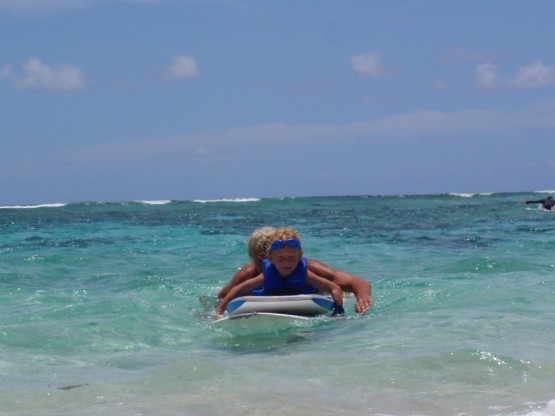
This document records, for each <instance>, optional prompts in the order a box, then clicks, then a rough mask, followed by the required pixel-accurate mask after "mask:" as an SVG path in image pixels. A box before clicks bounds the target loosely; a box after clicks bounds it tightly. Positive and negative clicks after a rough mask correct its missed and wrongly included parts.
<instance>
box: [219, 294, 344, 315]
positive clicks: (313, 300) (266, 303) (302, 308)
mask: <svg viewBox="0 0 555 416" xmlns="http://www.w3.org/2000/svg"><path fill="white" fill-rule="evenodd" d="M333 305H334V301H333V299H332V298H330V297H329V296H322V295H316V294H310V295H290V296H241V297H238V298H235V299H233V300H232V301H231V302H229V304H228V305H227V308H226V310H227V313H228V314H229V316H234V315H240V314H244V313H249V312H257V313H262V312H264V313H279V314H286V315H299V316H316V315H323V314H326V315H329V314H330V313H331V312H332V311H333Z"/></svg>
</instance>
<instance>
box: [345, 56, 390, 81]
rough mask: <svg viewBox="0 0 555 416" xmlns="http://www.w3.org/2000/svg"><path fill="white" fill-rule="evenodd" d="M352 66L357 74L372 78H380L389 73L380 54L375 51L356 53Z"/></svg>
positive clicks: (352, 59) (352, 58)
mask: <svg viewBox="0 0 555 416" xmlns="http://www.w3.org/2000/svg"><path fill="white" fill-rule="evenodd" d="M351 66H352V67H353V70H354V71H355V72H356V73H357V74H359V75H364V76H367V77H371V78H380V77H383V76H385V75H388V73H389V70H388V69H387V68H386V67H385V65H384V64H383V62H382V58H381V56H380V54H379V53H378V52H375V51H371V52H367V53H363V54H359V55H354V56H353V57H351Z"/></svg>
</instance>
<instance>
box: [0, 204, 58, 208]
mask: <svg viewBox="0 0 555 416" xmlns="http://www.w3.org/2000/svg"><path fill="white" fill-rule="evenodd" d="M66 205H67V204H38V205H6V206H2V207H0V209H34V208H60V207H65V206H66Z"/></svg>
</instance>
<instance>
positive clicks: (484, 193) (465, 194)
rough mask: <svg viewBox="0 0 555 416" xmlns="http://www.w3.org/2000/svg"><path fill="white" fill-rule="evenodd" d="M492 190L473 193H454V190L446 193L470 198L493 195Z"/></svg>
mask: <svg viewBox="0 0 555 416" xmlns="http://www.w3.org/2000/svg"><path fill="white" fill-rule="evenodd" d="M493 194H494V193H493V192H475V193H455V192H450V193H449V194H448V195H451V196H458V197H461V198H472V197H474V196H491V195H493Z"/></svg>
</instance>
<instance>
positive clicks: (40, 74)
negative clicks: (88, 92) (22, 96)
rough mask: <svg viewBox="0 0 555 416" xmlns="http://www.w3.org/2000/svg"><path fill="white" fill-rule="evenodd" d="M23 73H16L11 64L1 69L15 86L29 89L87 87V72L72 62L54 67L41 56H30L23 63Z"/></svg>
mask: <svg viewBox="0 0 555 416" xmlns="http://www.w3.org/2000/svg"><path fill="white" fill-rule="evenodd" d="M21 71H22V73H21V74H20V75H17V74H14V73H13V71H12V70H11V68H10V67H9V66H6V67H4V68H3V69H2V70H0V78H1V79H6V80H9V81H11V82H12V83H13V85H14V86H16V87H18V88H21V89H28V90H50V91H78V90H82V89H84V88H86V86H87V82H86V78H85V74H84V73H83V71H81V69H79V68H78V67H76V66H74V65H70V64H65V63H62V64H59V65H58V66H57V67H52V66H48V65H46V64H44V63H43V62H42V60H40V59H39V58H30V59H28V60H27V61H25V62H24V63H23V64H22V65H21Z"/></svg>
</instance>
